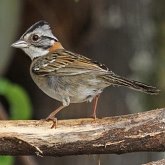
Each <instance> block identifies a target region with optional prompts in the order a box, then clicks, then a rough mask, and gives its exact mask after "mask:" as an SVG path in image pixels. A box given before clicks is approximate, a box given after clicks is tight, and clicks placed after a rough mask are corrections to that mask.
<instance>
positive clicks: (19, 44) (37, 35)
mask: <svg viewBox="0 0 165 165" xmlns="http://www.w3.org/2000/svg"><path fill="white" fill-rule="evenodd" d="M55 42H58V40H57V38H56V37H55V36H54V35H53V34H52V31H51V29H50V26H49V24H48V23H47V22H46V21H39V22H37V23H35V24H34V25H32V26H31V27H30V28H29V29H28V30H27V31H26V32H25V33H24V34H23V35H22V36H21V38H20V39H19V40H18V41H16V42H15V43H13V44H12V45H11V46H13V47H16V48H20V49H22V50H23V51H24V52H25V53H26V54H28V56H29V57H30V58H31V59H33V58H35V57H38V56H43V55H46V54H48V53H49V48H50V47H52V46H53V45H54V44H55Z"/></svg>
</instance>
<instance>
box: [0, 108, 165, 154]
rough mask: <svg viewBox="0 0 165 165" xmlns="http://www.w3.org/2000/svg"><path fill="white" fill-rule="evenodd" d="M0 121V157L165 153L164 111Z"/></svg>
mask: <svg viewBox="0 0 165 165" xmlns="http://www.w3.org/2000/svg"><path fill="white" fill-rule="evenodd" d="M51 125H52V122H46V121H42V120H40V121H35V120H27V121H21V120H17V121H16V120H15V121H14V120H13V121H9V120H4V121H0V154H1V155H41V156H64V155H81V154H122V153H128V152H140V151H165V109H157V110H152V111H148V112H143V113H137V114H131V115H124V116H116V117H107V118H102V119H96V120H94V119H89V118H88V119H75V120H61V121H58V125H57V128H56V129H51V128H50V127H51Z"/></svg>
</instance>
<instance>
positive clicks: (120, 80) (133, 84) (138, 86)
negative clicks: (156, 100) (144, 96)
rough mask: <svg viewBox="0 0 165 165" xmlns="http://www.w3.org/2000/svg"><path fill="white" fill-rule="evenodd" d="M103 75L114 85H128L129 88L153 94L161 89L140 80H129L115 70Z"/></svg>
mask: <svg viewBox="0 0 165 165" xmlns="http://www.w3.org/2000/svg"><path fill="white" fill-rule="evenodd" d="M103 77H104V79H106V80H107V81H108V82H109V83H110V84H111V85H114V86H124V87H128V88H131V89H134V90H137V91H140V92H144V93H148V94H151V95H156V94H158V93H159V92H160V90H159V89H157V88H156V87H153V86H150V85H147V84H144V83H141V82H138V81H134V80H128V79H126V78H124V77H121V76H118V75H116V74H114V73H113V72H110V74H108V75H105V76H103Z"/></svg>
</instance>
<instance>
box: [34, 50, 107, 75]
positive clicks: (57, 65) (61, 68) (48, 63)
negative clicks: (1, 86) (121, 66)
mask: <svg viewBox="0 0 165 165" xmlns="http://www.w3.org/2000/svg"><path fill="white" fill-rule="evenodd" d="M95 71H96V72H104V73H105V72H108V68H107V67H106V66H105V65H103V64H100V63H98V62H96V61H92V60H91V59H89V58H86V57H84V56H81V55H79V54H75V53H72V52H69V51H66V50H59V51H56V52H54V53H52V54H48V55H45V56H42V57H40V58H38V59H36V60H34V62H33V65H32V72H33V73H35V74H37V75H40V76H44V75H61V76H65V75H78V74H83V73H89V72H95Z"/></svg>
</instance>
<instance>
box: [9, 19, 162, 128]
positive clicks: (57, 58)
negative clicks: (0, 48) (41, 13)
mask: <svg viewBox="0 0 165 165" xmlns="http://www.w3.org/2000/svg"><path fill="white" fill-rule="evenodd" d="M11 46H12V47H15V48H20V49H22V50H23V51H24V52H25V53H26V54H27V55H28V56H29V57H30V58H31V60H32V62H31V66H30V75H31V77H32V79H33V81H34V82H35V83H36V85H37V86H38V87H39V88H40V89H41V90H42V91H43V92H44V93H45V94H47V95H48V96H50V97H51V98H53V99H55V100H58V101H60V102H61V103H62V105H61V106H59V107H58V108H57V109H55V110H54V111H53V112H52V113H50V114H49V115H48V117H47V118H46V121H50V120H51V121H53V125H52V127H51V128H53V127H56V123H57V118H56V114H57V113H58V112H59V111H61V110H62V109H63V108H65V107H67V106H69V105H70V103H82V102H91V101H93V102H94V106H93V114H92V116H93V118H95V119H96V117H97V116H96V109H97V103H98V99H99V96H100V94H101V93H102V92H103V90H104V89H105V88H107V87H109V86H114V87H115V86H123V87H128V88H131V89H133V90H137V91H140V92H144V93H147V94H151V95H156V94H158V93H159V91H160V90H159V89H157V88H156V87H153V86H150V85H146V84H144V83H142V82H138V81H134V80H129V79H127V78H125V77H122V76H119V75H117V74H115V73H114V72H112V71H111V70H110V69H108V68H107V67H106V66H105V65H104V64H101V63H99V62H97V61H95V60H92V59H90V58H88V57H86V56H83V55H80V54H78V53H73V52H71V51H68V50H66V49H65V48H64V47H63V46H62V44H61V42H60V41H59V40H58V39H57V37H56V36H55V35H54V34H53V33H52V30H51V27H50V25H49V23H48V22H46V21H45V20H41V21H38V22H36V23H35V24H33V25H32V26H31V27H30V28H28V29H27V30H26V31H25V33H24V34H23V35H22V36H21V37H20V39H19V40H17V41H16V42H14V43H13V44H12V45H11Z"/></svg>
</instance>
